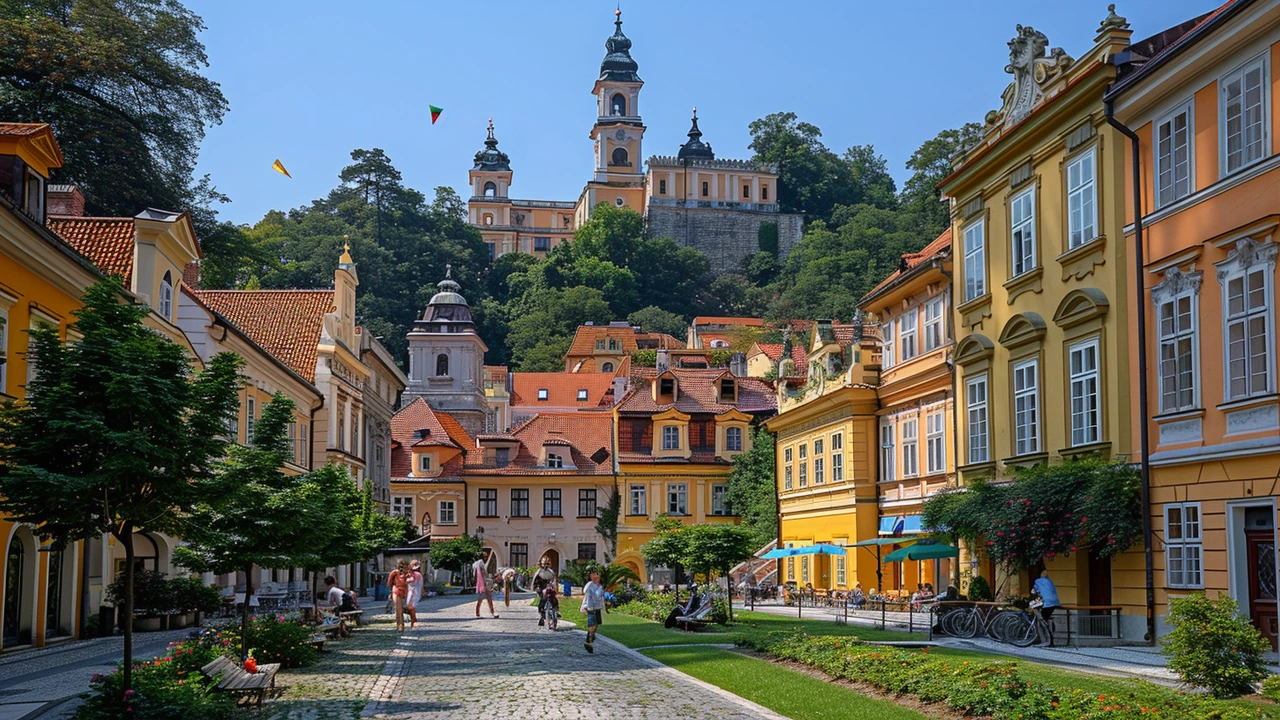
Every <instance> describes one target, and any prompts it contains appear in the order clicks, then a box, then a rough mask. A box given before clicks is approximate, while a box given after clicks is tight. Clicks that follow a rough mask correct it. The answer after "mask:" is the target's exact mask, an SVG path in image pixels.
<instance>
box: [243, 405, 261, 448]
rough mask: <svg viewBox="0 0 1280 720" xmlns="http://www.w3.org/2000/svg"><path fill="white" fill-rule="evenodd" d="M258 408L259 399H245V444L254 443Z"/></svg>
mask: <svg viewBox="0 0 1280 720" xmlns="http://www.w3.org/2000/svg"><path fill="white" fill-rule="evenodd" d="M257 408H258V401H257V400H254V399H253V398H247V399H246V400H245V409H244V413H245V414H244V417H245V421H244V444H245V445H252V444H253V430H254V427H255V426H256V425H257V424H258V421H257V417H256V416H257V412H258V409H257Z"/></svg>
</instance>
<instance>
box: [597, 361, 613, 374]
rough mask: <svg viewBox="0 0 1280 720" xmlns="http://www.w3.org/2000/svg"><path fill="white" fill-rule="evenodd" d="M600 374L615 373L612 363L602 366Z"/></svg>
mask: <svg viewBox="0 0 1280 720" xmlns="http://www.w3.org/2000/svg"><path fill="white" fill-rule="evenodd" d="M600 372H607V373H611V372H613V363H611V362H607V363H605V364H603V365H601V366H600Z"/></svg>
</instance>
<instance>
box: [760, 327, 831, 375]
mask: <svg viewBox="0 0 1280 720" xmlns="http://www.w3.org/2000/svg"><path fill="white" fill-rule="evenodd" d="M838 327H840V328H841V329H840V330H837V331H836V338H837V339H839V338H840V336H841V333H842V331H843V328H844V327H845V326H838ZM848 327H849V328H850V329H851V328H852V326H848ZM850 338H852V332H850ZM755 346H756V347H758V348H760V352H762V353H764V355H765V357H768V358H769V359H770V360H772V361H773V362H775V363H777V362H779V361H781V360H782V347H783V346H782V343H760V342H758V343H756V344H755ZM791 362H792V363H793V364H794V365H795V372H793V373H792V374H790V375H788V376H787V377H790V378H796V377H799V378H803V377H805V376H807V375H808V374H809V355H808V353H806V352H805V347H804V345H801V344H800V343H796V344H794V345H792V346H791Z"/></svg>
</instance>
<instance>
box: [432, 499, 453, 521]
mask: <svg viewBox="0 0 1280 720" xmlns="http://www.w3.org/2000/svg"><path fill="white" fill-rule="evenodd" d="M457 508H458V506H457V504H456V503H455V501H453V500H441V501H440V502H439V504H438V505H436V521H437V523H438V524H440V525H457V524H458V513H457Z"/></svg>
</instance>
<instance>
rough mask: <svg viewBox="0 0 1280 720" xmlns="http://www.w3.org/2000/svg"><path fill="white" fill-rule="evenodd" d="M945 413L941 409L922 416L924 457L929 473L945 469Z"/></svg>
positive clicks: (940, 471)
mask: <svg viewBox="0 0 1280 720" xmlns="http://www.w3.org/2000/svg"><path fill="white" fill-rule="evenodd" d="M946 426H947V422H946V415H945V414H944V413H943V412H942V411H941V410H939V411H937V412H931V413H929V414H927V415H925V416H924V438H925V458H926V462H927V463H928V465H927V470H928V472H929V474H930V475H935V474H937V473H943V472H946V471H947V435H946Z"/></svg>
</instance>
